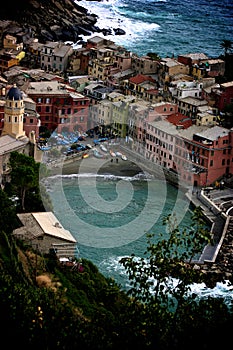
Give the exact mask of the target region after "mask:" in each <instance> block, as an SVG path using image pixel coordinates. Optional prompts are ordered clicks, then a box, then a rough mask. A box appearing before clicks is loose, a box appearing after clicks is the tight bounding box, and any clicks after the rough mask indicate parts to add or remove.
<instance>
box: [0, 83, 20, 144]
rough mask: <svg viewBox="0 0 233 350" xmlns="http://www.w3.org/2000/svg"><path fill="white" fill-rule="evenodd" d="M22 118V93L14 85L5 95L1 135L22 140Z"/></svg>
mask: <svg viewBox="0 0 233 350" xmlns="http://www.w3.org/2000/svg"><path fill="white" fill-rule="evenodd" d="M23 117H24V102H23V97H22V93H21V91H20V90H19V89H18V88H17V86H16V84H14V85H13V86H12V87H11V88H10V90H9V91H8V93H7V95H6V103H5V107H4V127H3V130H2V135H10V136H12V137H14V138H15V139H20V138H24V137H25V131H24V130H23Z"/></svg>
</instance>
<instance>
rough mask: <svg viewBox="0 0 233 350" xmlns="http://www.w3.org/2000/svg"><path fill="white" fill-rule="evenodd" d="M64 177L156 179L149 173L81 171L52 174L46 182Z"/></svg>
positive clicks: (125, 179) (131, 179)
mask: <svg viewBox="0 0 233 350" xmlns="http://www.w3.org/2000/svg"><path fill="white" fill-rule="evenodd" d="M61 178H63V179H75V178H84V179H85V178H90V179H91V178H99V179H104V180H110V181H115V180H124V181H139V180H140V181H147V180H151V179H154V176H153V175H151V174H149V173H139V174H136V175H134V176H119V175H112V174H96V173H80V174H68V175H61V174H59V175H52V176H49V177H46V178H45V179H44V182H48V181H49V180H56V179H58V180H60V179H61Z"/></svg>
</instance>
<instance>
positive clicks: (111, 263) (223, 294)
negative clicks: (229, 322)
mask: <svg viewBox="0 0 233 350" xmlns="http://www.w3.org/2000/svg"><path fill="white" fill-rule="evenodd" d="M124 257H125V256H124ZM122 258H123V256H118V257H117V256H111V257H109V258H108V259H105V260H103V261H102V263H101V266H102V267H104V269H105V270H106V271H107V272H108V273H111V272H117V273H119V275H121V276H124V277H125V279H126V286H128V282H127V273H126V271H125V269H124V267H123V265H122V264H120V260H121V259H122ZM135 259H136V260H140V258H139V257H135ZM152 280H153V279H152ZM154 283H156V281H155V280H154ZM170 283H171V284H172V285H173V287H174V288H175V287H176V286H177V284H178V280H177V279H175V278H172V279H170ZM190 289H191V290H190V293H191V294H193V293H194V294H196V295H197V297H198V298H200V299H202V298H208V297H214V298H223V299H224V300H225V302H226V303H228V301H230V302H232V301H233V286H232V285H231V284H230V282H229V281H227V280H226V281H224V282H218V283H217V284H216V286H215V287H214V288H208V287H207V286H206V285H205V283H194V284H192V285H191V286H190Z"/></svg>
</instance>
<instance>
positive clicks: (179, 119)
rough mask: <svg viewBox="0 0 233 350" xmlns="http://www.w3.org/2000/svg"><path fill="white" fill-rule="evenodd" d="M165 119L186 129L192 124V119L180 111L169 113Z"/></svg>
mask: <svg viewBox="0 0 233 350" xmlns="http://www.w3.org/2000/svg"><path fill="white" fill-rule="evenodd" d="M167 121H168V122H169V123H172V124H174V125H182V126H183V128H184V129H187V128H189V127H190V126H191V125H192V120H191V119H190V118H188V117H186V116H184V115H183V114H181V113H174V114H171V115H169V116H168V117H167Z"/></svg>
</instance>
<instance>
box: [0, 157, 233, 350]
mask: <svg viewBox="0 0 233 350" xmlns="http://www.w3.org/2000/svg"><path fill="white" fill-rule="evenodd" d="M13 159H14V161H12V162H11V164H12V173H14V172H15V168H14V167H16V169H18V168H19V167H20V162H19V161H18V158H17V157H16V158H13ZM16 160H17V161H16ZM26 165H27V166H29V167H32V168H33V167H34V165H33V164H31V163H30V161H28V163H27V162H25V166H26ZM30 176H31V177H30ZM30 176H29V177H27V178H28V179H29V181H31V183H33V184H34V186H35V187H36V186H37V183H36V181H34V179H35V177H36V178H37V175H36V174H35V173H34V174H31V175H30ZM13 179H14V177H13ZM23 186H25V189H26V195H25V208H27V207H28V205H29V203H28V202H27V198H28V196H27V191H29V192H30V191H31V189H32V188H34V189H35V187H33V186H26V185H25V183H23ZM11 190H12V192H13V191H14V190H15V191H16V192H15V194H18V193H19V181H16V179H15V181H13V183H12V187H11ZM11 195H12V193H11ZM0 198H1V201H0V223H1V226H0V310H1V313H0V321H1V334H2V339H1V341H2V343H5V344H7V347H9V348H10V349H11V348H14V347H16V346H20V347H22V348H23V349H25V350H27V349H34V350H37V349H38V350H53V349H54V350H55V349H56V350H57V349H62V350H73V349H75V350H76V349H88V350H89V349H91V350H92V349H93V350H96V349H97V350H98V349H101V350H105V349H111V350H118V349H124V350H131V349H135V348H140V349H153V350H154V349H156V350H170V349H172V350H176V349H177V350H178V349H179V350H181V349H185V350H186V349H194V348H195V349H209V348H210V349H211V348H214V349H215V348H216V347H217V346H219V347H220V346H221V347H223V346H224V345H228V343H230V342H231V328H232V324H233V309H232V302H229V304H227V305H226V304H225V302H224V301H223V300H222V299H220V298H211V297H208V298H205V299H201V300H199V299H198V297H197V295H196V294H195V293H191V290H190V285H191V284H192V283H194V282H201V281H202V280H203V279H204V277H205V276H204V275H202V273H201V272H200V271H199V270H197V269H196V268H195V265H193V264H190V262H191V261H192V259H193V258H195V256H196V254H197V253H198V252H199V251H200V249H202V247H203V244H205V243H206V242H208V241H209V239H210V237H209V232H208V231H206V230H205V228H204V221H203V220H202V211H201V210H200V208H197V209H196V211H195V212H194V216H193V224H192V226H191V227H189V228H187V229H184V230H182V231H181V230H180V229H179V227H178V225H177V224H176V220H175V218H174V217H171V216H170V215H168V217H166V218H164V224H166V225H167V227H168V228H169V229H168V235H167V236H168V237H167V238H166V239H164V238H163V237H161V239H160V240H159V242H157V243H156V244H155V243H153V237H154V236H153V235H148V246H147V249H146V252H145V258H141V259H139V260H137V259H135V257H134V256H133V255H132V256H131V257H128V258H124V259H122V261H121V264H123V266H124V267H125V269H126V271H127V273H128V275H129V281H130V284H131V286H130V289H129V291H128V292H125V291H124V290H122V289H121V286H119V285H117V284H116V283H115V281H114V280H112V279H109V278H105V277H104V276H103V275H102V274H101V273H100V272H99V271H98V269H97V267H96V266H95V265H93V264H92V263H91V262H90V261H88V260H86V259H82V261H81V263H82V267H83V270H82V271H81V270H79V269H72V267H70V266H64V265H62V264H61V263H60V262H59V261H58V260H57V259H56V257H55V256H54V255H50V254H48V255H46V256H42V255H39V254H36V253H35V252H34V251H33V250H32V248H31V247H30V246H29V245H26V244H25V243H23V242H21V241H15V240H14V239H13V236H12V235H11V232H12V230H13V229H14V228H15V227H17V217H16V210H17V209H18V207H16V206H15V204H14V202H13V201H11V200H10V199H9V197H8V196H7V194H6V192H4V191H3V190H1V191H0ZM19 208H20V209H22V207H21V206H20V207H19ZM79 262H80V261H79ZM171 277H173V278H175V280H176V281H177V284H176V287H175V288H174V283H171ZM173 281H174V280H173ZM155 282H156V283H155Z"/></svg>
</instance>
